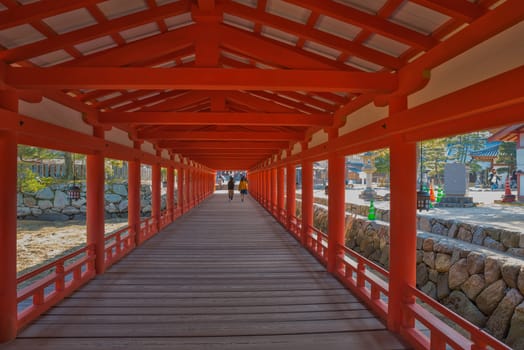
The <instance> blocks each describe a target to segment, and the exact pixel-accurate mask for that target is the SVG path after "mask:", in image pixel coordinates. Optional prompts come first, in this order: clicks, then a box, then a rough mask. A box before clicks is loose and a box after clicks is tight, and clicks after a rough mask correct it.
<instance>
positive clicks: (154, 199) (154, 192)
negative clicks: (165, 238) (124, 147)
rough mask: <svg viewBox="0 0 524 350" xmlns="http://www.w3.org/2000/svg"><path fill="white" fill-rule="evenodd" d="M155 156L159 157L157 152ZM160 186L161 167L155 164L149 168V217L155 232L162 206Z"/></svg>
mask: <svg viewBox="0 0 524 350" xmlns="http://www.w3.org/2000/svg"><path fill="white" fill-rule="evenodd" d="M157 156H160V153H159V152H157ZM161 184H162V174H161V167H160V164H159V163H155V164H153V165H152V166H151V217H152V218H153V222H154V223H155V228H156V231H157V232H158V231H159V230H160V212H161V204H162V200H161V195H160V188H161Z"/></svg>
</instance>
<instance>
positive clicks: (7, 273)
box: [0, 93, 17, 343]
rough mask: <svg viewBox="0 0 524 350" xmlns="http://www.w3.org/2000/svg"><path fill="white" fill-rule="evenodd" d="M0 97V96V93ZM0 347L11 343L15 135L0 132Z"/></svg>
mask: <svg viewBox="0 0 524 350" xmlns="http://www.w3.org/2000/svg"><path fill="white" fill-rule="evenodd" d="M0 95H1V93H0ZM0 164H2V169H3V170H2V171H0V198H1V200H0V242H1V244H0V343H2V342H6V341H9V340H11V339H14V338H15V336H16V331H17V318H16V312H17V302H16V195H17V186H16V179H17V177H16V169H17V166H16V164H17V147H16V135H15V133H14V132H12V131H9V130H0Z"/></svg>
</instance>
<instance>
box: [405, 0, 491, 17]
mask: <svg viewBox="0 0 524 350" xmlns="http://www.w3.org/2000/svg"><path fill="white" fill-rule="evenodd" d="M411 1H412V2H414V3H416V4H419V5H422V6H424V7H427V8H430V9H432V10H435V11H437V12H440V13H443V14H445V15H447V16H450V17H453V18H455V19H458V20H459V21H462V22H467V23H471V22H473V21H474V20H475V19H477V18H479V17H480V16H482V15H483V14H485V13H486V12H487V9H485V8H483V7H481V6H479V5H475V4H474V3H471V2H469V1H466V0H411Z"/></svg>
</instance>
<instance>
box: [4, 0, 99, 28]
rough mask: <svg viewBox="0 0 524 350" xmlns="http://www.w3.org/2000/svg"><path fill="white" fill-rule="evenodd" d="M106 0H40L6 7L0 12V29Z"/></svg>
mask: <svg viewBox="0 0 524 350" xmlns="http://www.w3.org/2000/svg"><path fill="white" fill-rule="evenodd" d="M103 1H106V0H69V1H56V0H40V1H37V2H34V3H30V4H27V5H23V6H16V7H13V8H8V9H7V10H6V11H1V12H0V30H1V29H6V28H9V27H14V26H18V25H22V24H26V23H32V22H36V21H40V20H42V19H44V18H47V17H52V16H56V15H59V14H61V13H64V12H69V11H73V10H76V9H79V8H82V7H85V6H89V5H94V4H97V3H99V2H103Z"/></svg>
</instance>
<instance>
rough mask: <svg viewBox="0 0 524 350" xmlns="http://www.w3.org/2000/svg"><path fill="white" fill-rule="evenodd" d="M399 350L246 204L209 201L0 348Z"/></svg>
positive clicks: (220, 197) (221, 198)
mask: <svg viewBox="0 0 524 350" xmlns="http://www.w3.org/2000/svg"><path fill="white" fill-rule="evenodd" d="M320 347H326V348H329V349H366V348H367V349H406V347H405V346H404V345H403V344H402V343H401V342H400V341H399V340H398V339H397V338H396V336H394V335H393V334H392V333H390V332H389V331H387V330H386V326H385V325H384V324H383V323H382V322H381V321H380V320H379V319H378V318H377V317H375V316H374V315H373V314H372V313H371V312H370V311H369V309H368V308H367V307H366V306H365V305H364V304H362V303H361V302H360V301H359V300H358V299H357V298H356V297H355V296H353V295H352V294H350V292H349V291H348V290H347V289H345V288H344V286H342V285H341V284H340V283H339V282H338V281H337V280H335V279H334V278H333V277H332V275H330V274H328V273H327V272H326V270H325V268H324V267H323V266H322V265H321V264H319V263H318V262H317V260H316V259H315V258H314V257H313V256H311V255H310V254H309V253H308V252H307V251H306V250H305V249H304V248H302V246H301V245H300V244H299V243H298V242H297V241H296V240H295V239H294V238H293V237H292V236H291V235H290V234H288V233H287V231H286V230H285V229H284V228H283V227H282V226H281V225H280V224H279V223H278V222H276V221H275V219H274V218H273V217H272V216H271V215H270V214H269V213H268V212H267V211H266V210H264V208H262V207H261V206H260V205H259V204H258V203H257V202H256V201H255V200H253V198H252V197H248V199H247V200H246V201H245V202H243V203H242V202H240V199H239V198H238V197H237V198H235V200H234V201H233V202H229V201H227V200H226V195H225V194H215V195H212V196H211V197H210V198H209V199H208V200H206V201H204V202H202V203H201V204H200V206H198V207H196V208H194V209H193V210H192V211H190V212H189V213H187V214H186V215H184V216H182V217H180V218H179V219H178V220H176V221H175V222H174V223H173V224H171V225H169V226H167V227H166V228H165V229H164V230H163V231H162V232H160V233H159V234H157V235H156V236H154V237H153V238H151V239H150V240H149V241H147V242H146V243H144V244H143V245H142V246H141V247H140V248H139V249H135V250H134V251H132V252H131V253H130V254H129V255H128V256H127V257H126V258H124V259H122V260H121V261H120V262H118V263H117V264H115V265H113V266H112V267H111V268H110V269H109V270H107V272H106V273H105V274H103V275H98V276H97V277H96V278H95V279H93V280H92V281H91V282H89V283H88V284H87V285H86V286H84V287H83V288H81V289H80V290H79V291H77V292H76V293H74V294H73V295H72V296H71V297H69V298H66V299H65V300H64V301H62V302H61V303H60V304H58V305H57V306H56V307H54V308H53V309H51V310H50V311H48V312H47V313H46V314H44V315H43V316H42V317H41V318H39V319H38V320H37V321H36V322H35V323H34V324H32V325H30V326H29V327H28V328H26V329H25V330H23V331H21V332H20V333H19V335H18V338H17V339H16V340H15V341H13V342H11V343H9V345H7V346H5V347H4V348H3V349H5V350H12V349H41V350H45V349H53V350H59V349H71V348H74V349H97V350H99V349H101V348H105V349H120V348H122V349H123V348H125V349H211V348H212V349H299V348H300V349H319V348H320Z"/></svg>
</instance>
